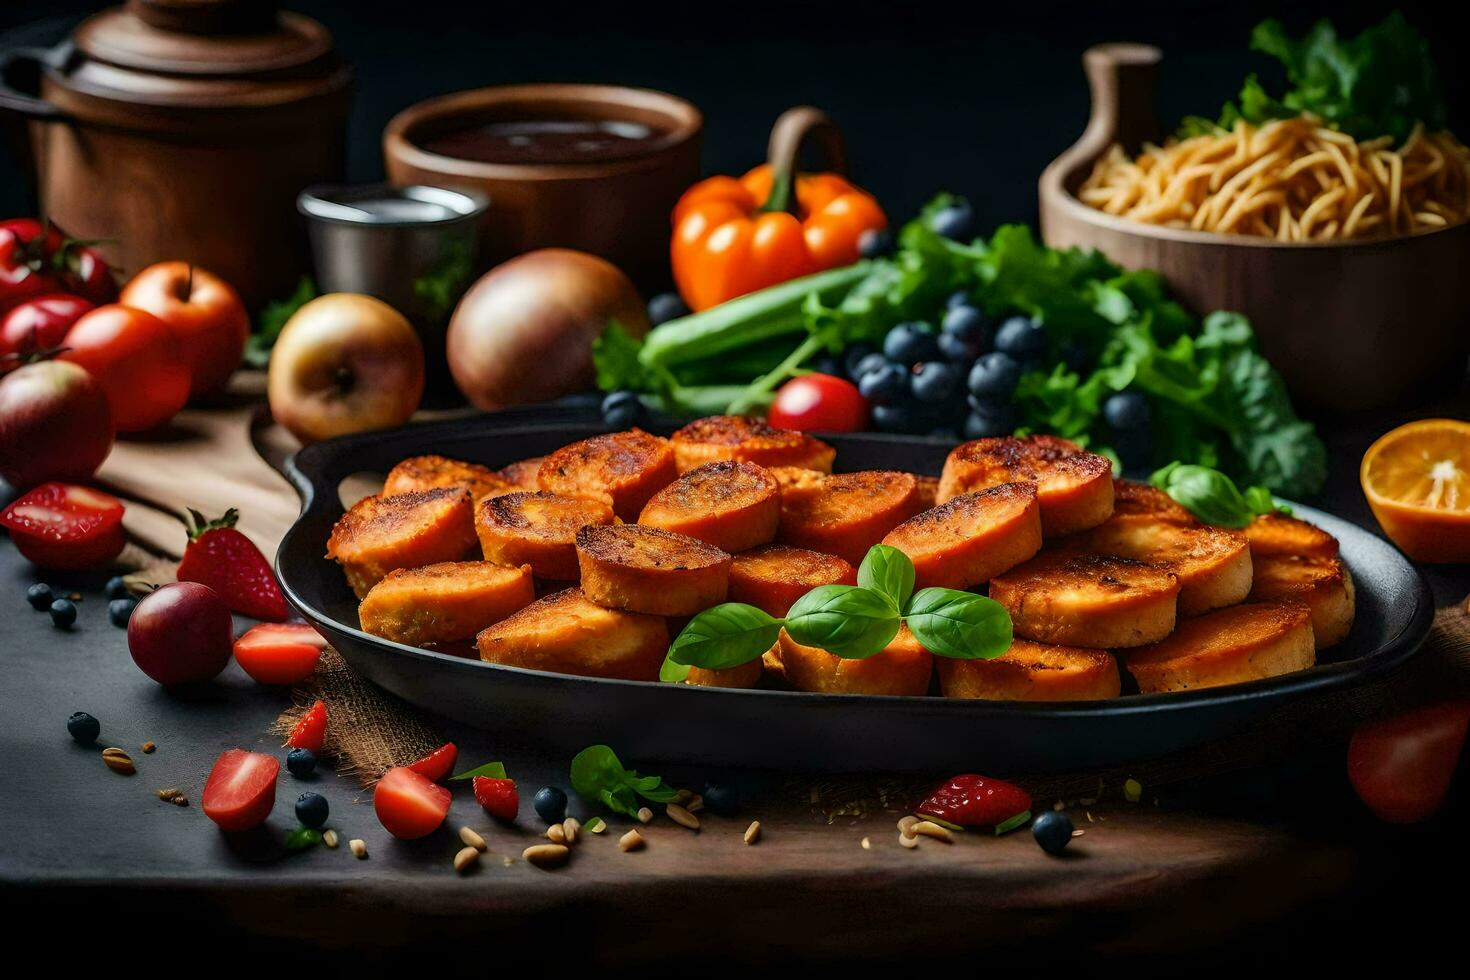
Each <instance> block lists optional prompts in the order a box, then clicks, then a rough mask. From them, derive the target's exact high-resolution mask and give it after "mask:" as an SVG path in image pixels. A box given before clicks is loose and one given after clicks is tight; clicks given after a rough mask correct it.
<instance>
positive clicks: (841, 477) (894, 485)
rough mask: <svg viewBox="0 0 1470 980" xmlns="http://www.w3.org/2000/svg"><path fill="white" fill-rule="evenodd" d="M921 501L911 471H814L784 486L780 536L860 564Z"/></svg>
mask: <svg viewBox="0 0 1470 980" xmlns="http://www.w3.org/2000/svg"><path fill="white" fill-rule="evenodd" d="M778 479H779V477H778ZM920 506H921V504H920V500H919V485H918V481H917V480H916V479H914V475H913V474H912V473H900V472H898V471H896V470H864V471H862V472H859V473H838V474H835V475H833V476H825V477H815V478H812V479H807V480H804V481H803V482H801V483H800V484H793V485H789V486H786V485H783V486H782V488H781V526H780V528H779V529H778V530H777V532H776V540H777V541H780V542H781V543H782V544H790V545H795V546H797V547H798V548H810V549H811V550H812V551H822V552H826V553H827V554H829V555H837V556H838V557H839V558H844V559H846V560H847V561H848V562H850V563H851V564H853V565H859V564H861V563H862V560H863V556H864V555H866V554H867V553H868V549H869V548H871V547H872V546H873V545H875V544H877V543H878V542H880V541H882V540H883V535H885V534H887V533H888V532H889V531H891V530H893V529H894V528H895V527H897V526H898V525H900V524H902V523H903V522H904V521H906V520H908V519H909V518H910V517H913V516H914V515H915V514H917V513H918V512H919V509H920Z"/></svg>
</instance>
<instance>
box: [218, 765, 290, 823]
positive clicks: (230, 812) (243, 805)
mask: <svg viewBox="0 0 1470 980" xmlns="http://www.w3.org/2000/svg"><path fill="white" fill-rule="evenodd" d="M280 771H281V764H280V763H279V762H277V761H276V760H275V759H273V758H272V757H270V756H268V755H265V754H264V753H261V752H246V751H245V750H244V749H229V750H227V751H225V752H222V753H220V757H219V758H218V759H216V760H215V761H214V768H213V769H211V770H209V779H208V780H206V781H205V783H204V798H203V800H202V801H201V804H202V805H203V807H204V815H205V816H206V817H208V818H209V819H211V820H213V821H214V822H215V824H216V825H218V827H219V829H220V830H231V831H237V830H251V829H253V828H255V827H259V826H260V825H261V824H263V823H265V818H266V817H268V816H270V814H271V807H273V806H275V803H276V775H277V774H278V773H279V772H280Z"/></svg>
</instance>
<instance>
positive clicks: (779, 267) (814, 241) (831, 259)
mask: <svg viewBox="0 0 1470 980" xmlns="http://www.w3.org/2000/svg"><path fill="white" fill-rule="evenodd" d="M798 113H800V114H802V115H801V116H800V117H799V118H795V121H791V120H792V118H793V114H798ZM788 123H789V124H788ZM820 126H826V127H830V126H831V123H830V122H829V121H827V120H826V117H825V116H822V115H821V114H820V113H817V112H816V111H815V110H811V109H798V110H791V112H788V113H787V114H786V115H784V116H783V117H782V118H781V120H778V121H777V124H776V128H775V130H773V131H772V138H771V161H770V162H768V163H763V164H761V165H760V166H758V167H756V168H755V169H753V170H751V171H750V172H749V173H747V174H746V175H745V176H744V177H741V178H740V179H738V180H737V179H735V178H734V177H711V178H709V179H708V180H703V181H700V182H699V183H697V184H695V185H694V186H693V187H691V188H689V190H687V191H685V192H684V196H683V197H681V198H680V199H679V203H678V204H677V205H675V207H674V238H673V244H672V246H671V248H670V259H671V261H672V264H673V268H674V282H675V284H676V285H677V286H678V289H679V294H680V295H681V296H683V297H684V302H686V303H688V304H689V308H690V309H691V310H695V311H699V310H704V309H708V308H709V307H711V306H714V305H716V304H718V303H723V302H724V301H725V300H728V299H734V298H735V297H736V296H743V295H744V294H746V293H750V292H754V291H755V290H757V289H764V288H766V287H767V286H774V285H776V284H777V283H782V282H786V281H787V280H789V279H796V278H798V277H800V276H806V275H811V274H812V273H815V272H821V271H823V270H824V269H833V268H836V267H838V266H843V265H851V264H852V263H854V262H856V261H857V260H858V258H859V254H858V240H859V238H861V237H862V234H863V232H865V231H868V230H870V229H877V230H881V229H883V228H886V227H887V226H888V218H887V217H886V216H885V215H884V214H883V209H882V208H880V207H879V206H878V202H877V201H875V200H874V199H873V197H872V196H871V195H870V194H868V193H866V192H865V191H862V190H859V189H858V188H857V187H854V186H853V185H852V184H851V183H849V182H848V181H847V179H846V178H844V177H841V176H839V175H837V174H835V173H816V174H799V175H796V174H795V170H796V156H797V149H798V148H799V145H800V142H801V139H802V138H803V137H804V136H805V135H806V134H807V133H808V132H810V131H811V130H812V129H813V128H814V127H820ZM783 127H784V128H783ZM829 132H835V130H829ZM837 145H838V147H839V148H838V149H836V150H834V151H832V155H836V156H838V157H839V159H840V144H837ZM793 176H794V179H793ZM793 185H794V186H793Z"/></svg>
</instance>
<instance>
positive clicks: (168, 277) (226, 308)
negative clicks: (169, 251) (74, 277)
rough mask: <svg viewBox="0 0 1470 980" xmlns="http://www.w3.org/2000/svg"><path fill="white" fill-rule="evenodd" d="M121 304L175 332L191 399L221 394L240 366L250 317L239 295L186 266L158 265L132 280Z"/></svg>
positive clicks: (212, 275) (175, 263)
mask: <svg viewBox="0 0 1470 980" xmlns="http://www.w3.org/2000/svg"><path fill="white" fill-rule="evenodd" d="M120 302H121V303H122V304H123V305H124V306H131V307H135V308H137V309H140V310H147V311H148V312H149V313H152V314H153V315H154V316H156V317H158V318H159V319H160V320H162V321H163V322H164V323H166V324H168V325H169V326H170V327H172V328H173V330H174V333H175V335H176V336H178V338H179V342H180V343H181V344H182V345H183V347H184V355H185V357H187V358H188V360H189V369H190V372H191V374H192V376H193V379H194V380H193V389H192V391H191V395H205V394H209V393H210V392H213V391H218V390H219V389H220V388H223V387H224V386H225V382H227V381H229V380H230V375H231V374H233V373H234V370H235V368H237V367H239V366H240V358H241V356H242V355H243V354H244V353H245V340H246V338H247V337H249V336H250V317H249V316H248V315H247V314H246V313H245V304H244V303H242V302H241V301H240V294H239V293H237V292H235V289H234V287H233V286H231V285H230V284H229V283H227V282H225V281H224V280H223V279H221V278H220V277H219V276H216V275H214V274H213V273H210V272H207V271H205V270H204V269H201V268H199V267H197V266H192V265H190V264H189V263H187V262H159V263H158V264H157V265H150V266H149V267H148V268H146V269H144V270H143V271H142V272H140V273H138V274H137V275H136V276H135V277H133V281H132V282H130V283H128V284H127V286H126V287H124V289H123V291H122V298H121V300H120Z"/></svg>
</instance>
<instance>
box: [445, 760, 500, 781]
mask: <svg viewBox="0 0 1470 980" xmlns="http://www.w3.org/2000/svg"><path fill="white" fill-rule="evenodd" d="M476 776H483V777H485V778H486V779H504V778H505V763H503V762H487V763H485V764H484V765H483V766H477V767H476V768H474V769H471V770H470V771H469V772H462V773H460V774H459V775H458V776H450V777H449V778H450V780H455V779H474V778H475V777H476Z"/></svg>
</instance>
